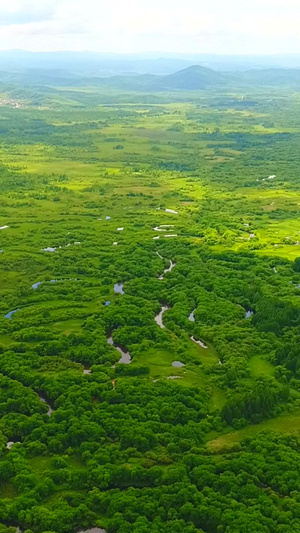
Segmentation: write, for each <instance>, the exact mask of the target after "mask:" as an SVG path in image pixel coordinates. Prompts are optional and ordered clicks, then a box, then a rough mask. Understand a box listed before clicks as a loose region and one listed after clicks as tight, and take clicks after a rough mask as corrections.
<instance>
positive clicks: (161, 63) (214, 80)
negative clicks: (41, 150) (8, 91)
mask: <svg viewBox="0 0 300 533" xmlns="http://www.w3.org/2000/svg"><path fill="white" fill-rule="evenodd" d="M207 64H209V66H207ZM211 67H213V68H211ZM250 67H251V68H250ZM0 82H1V84H2V87H3V86H5V85H20V84H21V85H24V86H29V87H32V86H49V87H56V86H57V87H59V86H65V87H81V86H88V85H89V86H94V87H112V88H115V89H120V90H136V91H151V92H152V91H172V90H174V91H180V90H184V91H192V90H205V89H214V88H220V87H222V86H224V87H227V88H230V87H239V88H242V87H246V86H251V87H252V86H258V87H259V86H270V87H275V86H276V87H277V86H284V87H291V88H298V87H300V56H299V55H295V56H261V57H258V56H257V57H255V56H249V57H242V56H215V55H211V56H209V55H198V56H197V55H195V56H182V57H165V58H159V57H151V56H150V55H149V56H148V55H143V56H141V55H140V56H139V55H133V56H119V55H110V56H108V55H101V54H93V53H91V52H80V53H79V52H78V53H77V52H55V53H40V52H39V53H32V52H24V51H11V52H0Z"/></svg>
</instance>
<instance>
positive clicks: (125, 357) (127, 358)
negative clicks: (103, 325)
mask: <svg viewBox="0 0 300 533" xmlns="http://www.w3.org/2000/svg"><path fill="white" fill-rule="evenodd" d="M107 343H108V344H110V346H114V348H116V350H118V352H119V353H120V354H121V359H120V360H119V361H118V364H120V365H130V363H131V355H130V353H129V352H126V350H125V348H124V347H123V346H121V345H120V344H114V341H113V338H112V336H111V334H109V336H108V337H107Z"/></svg>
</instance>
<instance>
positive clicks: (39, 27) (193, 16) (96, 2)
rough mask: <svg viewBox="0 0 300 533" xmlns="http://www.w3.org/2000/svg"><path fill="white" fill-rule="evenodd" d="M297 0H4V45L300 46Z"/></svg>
mask: <svg viewBox="0 0 300 533" xmlns="http://www.w3.org/2000/svg"><path fill="white" fill-rule="evenodd" d="M299 27H300V9H299V0H252V1H251V2H246V1H243V0H226V1H224V0H209V1H207V0H205V1H204V0H151V1H149V2H147V3H146V2H145V1H143V0H127V1H125V0H109V1H107V0H85V1H84V2H83V1H82V0H39V2H37V0H0V49H11V48H23V49H27V50H61V49H69V50H87V49H89V50H96V51H103V52H109V51H112V52H137V51H148V50H163V51H168V52H216V53H236V52H240V53H278V52H282V53H283V52H294V53H296V52H298V53H299V52H300V32H299Z"/></svg>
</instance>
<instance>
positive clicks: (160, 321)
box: [154, 305, 170, 329]
mask: <svg viewBox="0 0 300 533" xmlns="http://www.w3.org/2000/svg"><path fill="white" fill-rule="evenodd" d="M168 309H170V307H168V306H167V305H163V306H162V308H161V310H160V312H159V313H158V314H157V315H156V317H155V318H154V320H155V322H156V324H157V325H158V326H159V327H160V328H161V329H165V326H164V324H163V314H164V313H165V312H166V311H167V310H168Z"/></svg>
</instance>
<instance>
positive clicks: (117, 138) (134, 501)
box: [0, 73, 300, 533]
mask: <svg viewBox="0 0 300 533" xmlns="http://www.w3.org/2000/svg"><path fill="white" fill-rule="evenodd" d="M181 75H182V74H181ZM273 75H274V73H273ZM173 76H175V75H173ZM178 79H179V78H178V76H177V78H176V80H178ZM180 79H181V78H180ZM272 80H273V78H272ZM179 81H180V80H179ZM176 83H177V81H176ZM178 83H179V82H178ZM180 83H181V81H180ZM247 83H248V81H247V74H244V76H243V84H245V89H244V90H242V89H239V90H236V91H234V90H233V89H232V87H231V88H226V87H225V88H224V87H223V86H222V83H221V84H220V86H218V85H216V86H215V87H214V88H213V89H212V90H210V91H209V92H208V91H207V92H206V91H205V90H202V91H193V90H189V91H180V90H177V91H172V92H157V91H154V90H152V91H151V92H150V91H147V90H145V88H144V89H143V91H141V92H138V87H137V88H136V90H133V89H132V87H130V88H127V87H124V88H123V90H121V89H118V88H116V87H105V86H99V87H96V86H95V85H93V84H92V83H91V85H87V86H84V87H80V86H76V87H68V86H65V85H64V84H63V85H59V84H57V86H54V85H52V86H50V85H43V86H42V85H37V86H35V87H28V86H27V87H23V86H21V85H13V84H12V85H11V84H7V82H5V84H4V83H3V84H2V89H1V91H2V94H1V96H0V106H1V107H0V141H1V144H0V162H1V166H0V196H1V207H2V208H1V217H0V269H1V287H0V288H1V299H0V384H1V387H0V494H1V499H0V523H1V524H3V525H2V526H0V531H1V532H9V533H11V532H14V531H16V528H17V527H19V528H20V530H21V531H26V532H27V533H29V532H34V533H42V532H48V533H49V532H52V533H76V532H77V531H85V530H88V528H91V527H97V528H101V529H96V530H95V531H102V528H103V529H105V531H107V532H108V533H129V532H130V533H132V532H134V533H148V532H153V533H163V532H165V533H196V532H205V533H206V532H209V533H248V532H249V533H251V532H256V533H260V532H261V533H265V532H266V533H268V532H271V533H295V532H300V483H299V473H300V459H299V449H300V439H299V431H300V348H299V342H300V211H299V206H300V190H299V168H300V165H299V163H300V152H299V146H300V107H299V103H300V92H297V91H296V90H294V89H292V88H289V87H284V88H280V87H279V86H278V87H276V86H274V83H273V81H272V84H271V86H269V87H265V88H264V87H255V86H253V85H252V84H251V85H250V86H247ZM176 88H178V86H176ZM179 88H180V87H179ZM163 90H165V88H164V87H163ZM1 527H2V528H1ZM91 531H93V530H91Z"/></svg>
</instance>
